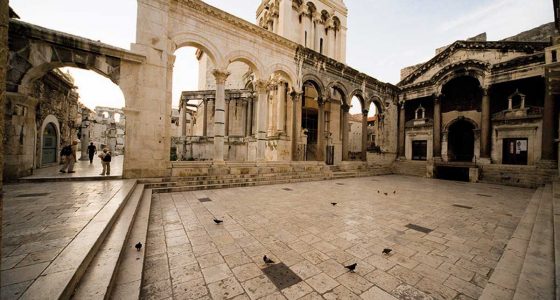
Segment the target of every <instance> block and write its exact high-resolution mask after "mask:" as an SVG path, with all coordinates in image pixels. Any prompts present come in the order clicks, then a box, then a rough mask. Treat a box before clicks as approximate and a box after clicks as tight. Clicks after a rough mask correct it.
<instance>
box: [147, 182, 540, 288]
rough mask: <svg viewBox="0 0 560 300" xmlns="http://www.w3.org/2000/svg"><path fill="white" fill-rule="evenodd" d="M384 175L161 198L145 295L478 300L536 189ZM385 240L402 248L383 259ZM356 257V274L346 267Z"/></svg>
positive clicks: (152, 222)
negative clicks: (275, 276)
mask: <svg viewBox="0 0 560 300" xmlns="http://www.w3.org/2000/svg"><path fill="white" fill-rule="evenodd" d="M375 179H376V181H375V182H374V183H372V181H371V178H368V177H362V178H352V179H340V180H337V182H343V183H344V185H338V184H336V183H334V182H331V181H321V182H304V183H293V184H284V185H283V186H281V187H280V188H279V187H278V186H273V185H272V186H258V187H240V188H230V189H221V190H205V191H192V192H175V193H168V194H164V193H160V194H154V197H153V201H152V209H151V212H150V219H149V228H148V237H147V239H148V240H147V243H146V256H147V258H146V265H145V266H144V280H143V282H142V290H143V293H144V295H151V294H150V293H151V292H152V291H157V292H158V293H160V294H161V295H169V293H171V295H172V297H173V298H175V299H182V298H185V295H186V294H185V293H186V291H185V288H188V287H192V288H193V293H195V294H196V295H195V294H193V295H191V296H193V297H194V296H197V297H205V298H208V299H224V298H232V299H283V298H287V299H359V298H360V297H361V298H362V299H372V297H373V298H375V299H377V298H379V299H382V298H386V299H393V298H397V299H399V298H400V299H408V298H410V297H413V298H417V299H453V298H455V299H462V298H464V299H467V298H476V297H478V296H480V294H481V291H482V289H483V288H484V287H485V286H486V285H487V282H488V276H489V275H490V274H492V271H493V269H494V268H495V267H496V264H497V261H498V260H499V258H500V257H501V254H502V253H503V249H504V247H505V245H506V244H507V243H508V241H509V239H510V238H511V236H512V234H513V232H514V230H515V228H516V226H517V223H518V222H519V220H520V218H521V216H522V215H523V213H524V210H525V208H526V207H527V204H528V203H529V200H530V199H531V197H532V195H533V193H534V190H531V189H523V188H516V187H500V189H496V186H494V185H490V184H462V183H461V184H458V183H456V182H450V181H440V180H432V179H423V178H416V177H406V176H395V175H390V176H378V177H375ZM283 187H288V188H290V189H292V191H290V192H286V191H285V190H283V189H282V188H283ZM378 190H380V191H391V193H388V195H384V194H383V192H381V193H377V191H378ZM392 191H396V193H395V194H392ZM477 194H484V195H490V196H491V197H486V196H484V197H483V196H479V195H477ZM201 198H210V199H211V200H212V201H211V202H200V201H199V199H201ZM330 202H337V203H338V205H337V206H332V205H331V204H330ZM454 204H460V205H463V206H468V207H472V209H464V208H461V207H456V206H453V205H454ZM214 217H218V218H220V219H223V220H224V223H222V224H220V225H216V224H215V223H214V222H213V221H212V219H213V218H214ZM408 224H416V225H419V226H422V227H425V228H428V229H431V231H428V230H421V231H418V230H417V229H418V228H417V227H414V226H408V227H407V225H408ZM182 230H184V232H185V233H186V235H184V234H183V233H182ZM385 247H389V248H392V249H393V251H392V252H391V253H390V254H389V255H383V254H382V253H381V250H382V249H383V248H385ZM150 248H154V250H150ZM265 254H266V255H267V256H269V257H271V258H272V259H273V260H275V262H277V263H284V264H285V265H286V266H288V267H289V268H290V269H291V270H292V271H293V272H294V273H295V274H297V275H298V276H299V277H300V278H301V279H302V280H304V281H302V282H299V283H297V284H295V285H292V286H290V287H288V288H285V289H282V290H280V291H279V290H278V289H277V288H276V287H275V286H274V284H273V283H272V282H271V281H270V280H269V279H268V278H267V277H266V276H265V274H264V273H263V269H264V268H266V267H267V266H266V265H265V264H264V263H263V261H262V256H263V255H265ZM151 256H154V257H156V258H157V264H158V265H159V266H158V267H157V269H154V265H153V264H152V263H149V261H150V260H149V258H150V257H151ZM352 262H357V263H358V266H357V268H356V271H355V272H353V273H352V272H349V271H348V270H347V269H345V268H344V265H347V264H350V263H352ZM156 271H157V272H156ZM153 272H155V274H150V273H153ZM165 274H167V275H165ZM165 278H169V279H170V281H171V283H170V285H168V284H164V283H163V282H160V281H162V280H163V279H165ZM203 287H204V289H203ZM154 288H156V289H155V290H154Z"/></svg>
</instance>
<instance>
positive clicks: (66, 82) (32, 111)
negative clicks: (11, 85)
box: [3, 70, 79, 180]
mask: <svg viewBox="0 0 560 300" xmlns="http://www.w3.org/2000/svg"><path fill="white" fill-rule="evenodd" d="M73 88H74V86H73V83H72V80H71V78H69V77H68V75H66V74H63V73H61V72H59V71H56V70H55V71H53V72H49V73H47V74H46V75H45V76H43V77H41V78H40V79H38V80H36V81H34V82H33V83H32V90H31V94H30V95H29V96H23V95H21V94H16V93H8V95H7V97H6V102H5V105H4V108H5V111H4V117H5V120H4V125H5V135H4V142H3V143H4V147H5V151H4V155H5V158H6V160H5V162H4V172H3V176H4V179H5V180H14V179H16V178H19V177H22V176H27V175H31V174H32V172H33V169H35V168H40V167H43V166H48V165H52V164H57V163H58V161H59V159H60V158H59V155H58V153H59V151H60V149H61V147H62V146H64V145H67V144H70V143H71V141H73V140H75V139H77V138H78V137H77V126H78V125H77V124H79V120H78V118H79V114H78V94H77V93H76V92H75V91H74V90H73ZM47 124H52V126H54V128H55V130H56V133H57V137H56V145H55V147H56V148H55V149H54V150H51V151H50V152H49V153H50V154H49V155H52V154H53V151H54V156H55V157H54V162H52V163H49V164H47V163H45V161H46V160H47V159H46V158H44V157H43V156H42V155H43V132H44V130H45V127H46V126H47ZM51 160H52V159H51Z"/></svg>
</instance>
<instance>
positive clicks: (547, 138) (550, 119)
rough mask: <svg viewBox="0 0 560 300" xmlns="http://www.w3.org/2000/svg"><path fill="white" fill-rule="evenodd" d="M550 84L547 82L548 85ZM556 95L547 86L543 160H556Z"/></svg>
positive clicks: (544, 112)
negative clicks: (554, 148)
mask: <svg viewBox="0 0 560 300" xmlns="http://www.w3.org/2000/svg"><path fill="white" fill-rule="evenodd" d="M548 84H550V83H548V82H547V85H548ZM554 127H555V125H554V95H552V93H551V91H550V87H548V86H547V88H546V91H545V95H544V111H543V130H542V160H554V159H555V158H554V150H553V147H554Z"/></svg>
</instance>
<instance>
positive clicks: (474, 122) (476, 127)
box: [443, 116, 480, 132]
mask: <svg viewBox="0 0 560 300" xmlns="http://www.w3.org/2000/svg"><path fill="white" fill-rule="evenodd" d="M458 121H466V122H469V123H471V125H473V128H474V129H475V130H478V129H480V126H479V125H478V123H476V121H475V120H473V119H471V118H467V117H464V116H459V117H457V118H455V119H453V120H451V121H449V122H447V124H445V126H444V127H443V131H445V132H447V131H449V127H451V126H453V124H455V123H457V122H458Z"/></svg>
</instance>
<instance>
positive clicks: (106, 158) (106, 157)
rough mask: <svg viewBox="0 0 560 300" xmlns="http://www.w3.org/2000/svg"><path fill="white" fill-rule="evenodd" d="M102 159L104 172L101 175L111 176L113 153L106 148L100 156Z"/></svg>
mask: <svg viewBox="0 0 560 300" xmlns="http://www.w3.org/2000/svg"><path fill="white" fill-rule="evenodd" d="M98 156H99V158H101V165H102V166H103V171H101V174H99V175H110V174H111V152H110V151H109V149H107V148H104V149H103V152H102V153H101V154H99V155H98Z"/></svg>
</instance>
